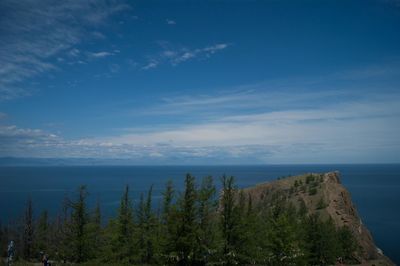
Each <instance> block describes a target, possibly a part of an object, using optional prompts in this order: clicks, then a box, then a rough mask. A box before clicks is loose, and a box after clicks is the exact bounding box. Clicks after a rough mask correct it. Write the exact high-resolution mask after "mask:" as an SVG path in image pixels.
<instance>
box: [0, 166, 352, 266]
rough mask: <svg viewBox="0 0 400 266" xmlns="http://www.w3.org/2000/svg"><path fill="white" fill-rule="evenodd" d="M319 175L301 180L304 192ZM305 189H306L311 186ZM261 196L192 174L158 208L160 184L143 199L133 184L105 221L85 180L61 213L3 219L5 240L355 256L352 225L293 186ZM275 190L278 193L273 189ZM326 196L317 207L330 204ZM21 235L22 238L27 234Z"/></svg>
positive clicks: (59, 255) (124, 255) (64, 246)
mask: <svg viewBox="0 0 400 266" xmlns="http://www.w3.org/2000/svg"><path fill="white" fill-rule="evenodd" d="M320 182H321V181H320V180H319V178H317V179H316V178H314V177H313V176H309V177H306V179H305V181H304V182H303V181H302V180H295V182H294V185H293V186H292V187H291V188H292V189H293V190H294V191H296V193H297V192H298V189H300V191H301V190H302V189H303V187H308V189H309V193H310V194H312V193H313V189H316V187H315V184H316V183H318V184H319V183H320ZM304 189H305V188H304ZM268 193H270V194H268V197H265V198H264V199H263V200H261V201H258V202H254V199H253V197H252V195H251V194H247V192H246V190H241V189H239V188H237V187H236V185H235V182H234V178H233V177H227V176H223V177H222V190H221V193H220V194H217V190H216V188H215V185H214V183H213V178H212V177H210V176H208V177H205V178H203V179H202V180H201V183H200V185H199V186H197V185H196V180H195V177H193V176H192V175H190V174H187V175H186V178H185V186H184V189H183V190H182V191H176V190H175V188H174V186H173V184H172V182H170V181H169V182H168V183H167V185H166V187H165V191H164V192H163V193H162V196H163V201H162V202H161V203H160V204H159V205H160V206H159V207H160V209H159V211H156V210H155V209H154V208H153V207H154V206H153V205H154V204H153V186H151V187H150V189H149V190H148V192H147V193H142V194H141V196H140V200H139V202H138V203H137V204H135V208H133V204H132V201H131V197H130V193H129V187H128V186H126V187H125V189H124V191H123V193H122V196H121V200H120V206H119V209H118V213H117V215H116V217H115V218H113V219H109V220H108V221H103V219H102V218H103V217H102V215H101V208H100V203H99V202H98V203H97V205H96V206H95V208H94V210H90V209H89V208H88V207H87V203H86V199H87V195H88V193H87V190H86V187H85V186H81V187H80V188H79V189H78V192H77V194H76V198H75V199H74V200H72V201H71V200H69V199H66V200H65V203H64V204H63V208H62V210H61V212H60V214H59V215H58V216H56V217H54V218H53V219H51V218H49V216H48V213H47V212H46V211H44V212H42V213H41V214H40V215H39V218H38V220H37V221H35V219H34V217H33V205H32V202H31V201H30V200H29V201H28V202H27V207H26V211H25V216H24V220H23V223H22V224H21V227H17V226H15V227H11V226H9V225H7V226H4V225H0V243H1V244H2V245H3V247H4V245H6V244H7V241H9V240H10V239H16V240H17V241H19V242H17V247H18V248H21V251H20V254H21V255H23V257H24V259H25V260H32V259H36V260H37V259H39V256H38V254H39V252H41V251H42V252H44V253H45V254H48V255H49V257H50V258H51V259H54V260H57V261H59V262H62V261H64V262H66V263H69V264H71V263H81V264H82V263H83V264H82V265H102V264H105V265H278V266H279V265H333V264H335V263H337V262H355V260H354V258H356V254H357V252H359V245H358V243H357V240H356V238H355V237H354V235H353V233H352V231H351V230H350V229H349V228H348V227H340V228H337V227H336V226H335V224H334V223H333V221H332V220H331V219H325V220H324V219H322V218H321V217H319V216H318V215H315V214H311V213H313V211H312V210H308V209H307V206H306V203H305V202H304V200H301V201H300V202H298V203H296V204H297V205H296V206H297V207H296V206H295V205H293V204H292V203H291V201H290V200H289V198H290V197H288V196H290V195H289V194H288V191H282V192H277V191H275V192H273V191H272V192H268ZM271 193H272V194H271ZM325 207H326V203H325V202H324V200H323V198H320V201H319V202H318V204H317V209H323V208H325ZM19 239H20V240H19Z"/></svg>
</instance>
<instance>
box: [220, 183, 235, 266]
mask: <svg viewBox="0 0 400 266" xmlns="http://www.w3.org/2000/svg"><path fill="white" fill-rule="evenodd" d="M236 195H237V189H236V187H235V185H234V178H233V176H231V177H226V176H225V175H224V176H223V177H222V197H221V208H222V210H221V214H220V217H221V218H220V219H221V220H220V224H221V231H222V238H223V247H222V256H223V258H222V259H223V262H224V264H225V265H235V264H237V259H236V254H235V239H236V235H235V230H236V227H237V225H238V220H237V216H236V215H235V198H236Z"/></svg>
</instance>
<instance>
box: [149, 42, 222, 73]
mask: <svg viewBox="0 0 400 266" xmlns="http://www.w3.org/2000/svg"><path fill="white" fill-rule="evenodd" d="M229 45H230V44H228V43H219V44H215V45H210V46H206V47H203V48H196V49H190V48H186V47H185V48H180V49H173V48H171V47H169V46H170V45H165V44H164V45H163V48H164V49H163V50H162V51H161V52H160V53H159V54H157V55H156V56H151V57H150V59H149V60H148V62H147V63H146V64H145V65H144V66H143V67H142V69H143V70H149V69H152V68H156V67H157V66H159V65H161V64H162V63H168V64H170V65H172V66H176V65H178V64H181V63H183V62H186V61H189V60H194V59H196V58H197V59H204V58H209V57H211V56H212V55H213V54H215V53H217V52H219V51H222V50H224V49H226V48H228V47H229Z"/></svg>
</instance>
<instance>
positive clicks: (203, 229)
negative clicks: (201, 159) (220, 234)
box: [197, 176, 218, 262]
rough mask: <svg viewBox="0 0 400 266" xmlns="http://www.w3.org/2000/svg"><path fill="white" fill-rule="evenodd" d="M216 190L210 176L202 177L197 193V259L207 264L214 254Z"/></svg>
mask: <svg viewBox="0 0 400 266" xmlns="http://www.w3.org/2000/svg"><path fill="white" fill-rule="evenodd" d="M215 193H216V188H215V186H214V184H213V179H212V177H211V176H207V177H204V178H203V180H202V183H201V187H200V189H199V192H198V220H199V243H198V244H197V245H198V251H197V253H198V257H199V258H201V259H202V260H203V261H205V262H207V261H208V260H209V257H210V256H211V255H212V254H213V253H215V252H216V246H215V241H216V233H217V232H216V230H217V228H216V226H215V222H216V221H215V218H216V208H217V206H218V202H217V200H216V198H215Z"/></svg>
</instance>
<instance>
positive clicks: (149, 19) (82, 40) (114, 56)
mask: <svg viewBox="0 0 400 266" xmlns="http://www.w3.org/2000/svg"><path fill="white" fill-rule="evenodd" d="M399 29H400V1H397V0H374V1H368V0H364V1H273V0H271V1H103V0H98V1H95V0H87V1H63V2H61V3H60V2H57V1H50V0H44V1H35V0H21V1H12V0H3V1H1V2H0V47H1V48H0V157H37V158H53V157H56V158H71V157H73V158H101V159H107V158H110V159H116V158H121V159H127V160H129V161H131V162H132V163H137V164H143V163H146V164H230V163H243V164H252V163H272V164H275V163H393V162H394V163H398V162H400V160H399V158H400V138H399V135H400V117H399V115H400V34H399Z"/></svg>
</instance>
